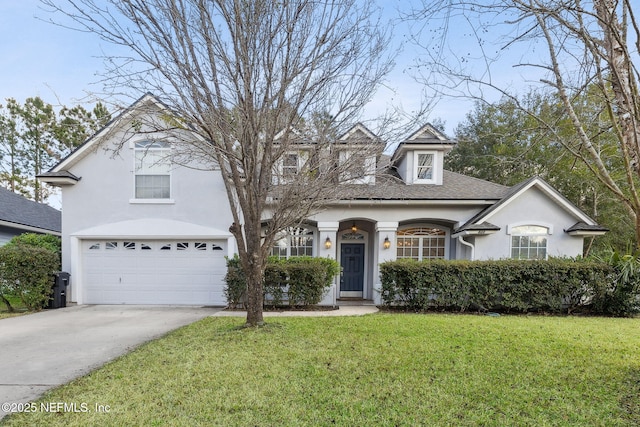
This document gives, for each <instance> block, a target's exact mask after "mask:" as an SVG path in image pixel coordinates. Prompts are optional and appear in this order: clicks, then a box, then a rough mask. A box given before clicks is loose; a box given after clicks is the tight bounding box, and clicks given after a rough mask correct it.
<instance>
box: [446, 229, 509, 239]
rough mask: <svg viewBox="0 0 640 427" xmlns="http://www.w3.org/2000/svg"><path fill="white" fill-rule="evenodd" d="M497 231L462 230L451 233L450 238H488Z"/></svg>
mask: <svg viewBox="0 0 640 427" xmlns="http://www.w3.org/2000/svg"><path fill="white" fill-rule="evenodd" d="M498 231H499V230H462V231H459V232H457V233H452V234H451V236H452V237H458V236H488V235H489V234H495V233H497V232H498Z"/></svg>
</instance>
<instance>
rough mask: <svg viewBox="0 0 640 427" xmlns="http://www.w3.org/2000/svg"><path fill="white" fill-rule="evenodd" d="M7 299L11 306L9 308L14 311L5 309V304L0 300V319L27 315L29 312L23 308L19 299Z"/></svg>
mask: <svg viewBox="0 0 640 427" xmlns="http://www.w3.org/2000/svg"><path fill="white" fill-rule="evenodd" d="M7 299H8V300H9V303H10V304H11V306H12V307H13V309H14V310H15V311H14V312H10V311H9V310H8V309H7V306H6V304H5V303H4V302H3V301H2V300H0V319H4V318H6V317H14V316H21V315H23V314H26V313H29V310H27V307H25V306H24V304H23V303H22V301H20V299H19V298H15V297H8V298H7Z"/></svg>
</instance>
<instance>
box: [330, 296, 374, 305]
mask: <svg viewBox="0 0 640 427" xmlns="http://www.w3.org/2000/svg"><path fill="white" fill-rule="evenodd" d="M337 303H338V306H358V305H375V304H374V303H373V300H370V299H362V298H344V297H343V298H338V300H337Z"/></svg>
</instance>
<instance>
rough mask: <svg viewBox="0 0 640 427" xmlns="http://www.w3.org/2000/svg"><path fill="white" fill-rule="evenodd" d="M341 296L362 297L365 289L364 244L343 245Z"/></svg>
mask: <svg viewBox="0 0 640 427" xmlns="http://www.w3.org/2000/svg"><path fill="white" fill-rule="evenodd" d="M340 252H341V253H340V266H341V267H342V277H341V279H340V296H342V297H362V290H363V287H364V244H362V243H343V244H342V249H341V251H340Z"/></svg>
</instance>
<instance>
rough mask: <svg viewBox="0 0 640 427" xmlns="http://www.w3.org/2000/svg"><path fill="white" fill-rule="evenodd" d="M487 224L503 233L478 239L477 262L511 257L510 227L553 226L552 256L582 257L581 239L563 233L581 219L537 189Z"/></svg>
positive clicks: (549, 242) (549, 241) (549, 244)
mask: <svg viewBox="0 0 640 427" xmlns="http://www.w3.org/2000/svg"><path fill="white" fill-rule="evenodd" d="M487 221H488V222H490V223H491V224H495V225H497V226H499V227H500V230H499V231H498V232H496V233H495V234H490V235H486V236H478V237H476V239H475V255H476V259H479V260H482V259H484V260H487V259H501V258H510V257H511V252H510V250H511V235H509V234H508V227H509V225H511V226H514V225H541V226H547V227H548V226H551V234H549V235H547V253H548V255H549V256H570V257H574V256H578V255H582V246H583V239H582V237H577V236H570V235H568V234H567V233H565V232H564V230H565V229H567V228H569V227H571V226H572V225H573V224H575V223H576V222H577V221H578V219H577V218H576V217H575V216H574V215H572V214H571V213H569V212H568V211H567V210H565V209H564V208H562V207H561V206H560V205H559V204H557V203H555V202H554V201H552V200H551V199H550V197H549V196H547V195H546V194H545V193H543V192H542V191H541V190H539V189H538V188H536V187H531V188H530V189H529V190H527V191H526V192H524V193H523V194H521V195H520V196H519V197H517V198H515V199H513V200H511V201H510V202H509V203H508V204H506V205H505V206H504V207H503V208H502V209H500V210H499V211H497V212H496V213H495V214H493V215H491V216H490V217H488V218H487Z"/></svg>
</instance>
